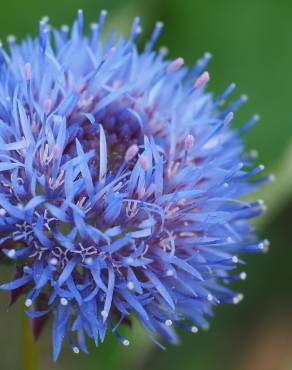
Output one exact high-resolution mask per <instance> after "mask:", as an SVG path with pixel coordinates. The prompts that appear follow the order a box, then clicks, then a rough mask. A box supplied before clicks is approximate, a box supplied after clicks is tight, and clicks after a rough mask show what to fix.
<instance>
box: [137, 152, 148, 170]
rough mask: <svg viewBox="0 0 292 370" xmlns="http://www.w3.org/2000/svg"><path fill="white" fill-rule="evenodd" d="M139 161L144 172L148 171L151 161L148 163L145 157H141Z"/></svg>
mask: <svg viewBox="0 0 292 370" xmlns="http://www.w3.org/2000/svg"><path fill="white" fill-rule="evenodd" d="M139 161H140V165H141V167H142V169H143V170H144V171H147V170H148V168H149V161H148V159H147V158H146V157H145V156H144V155H141V156H140V158H139Z"/></svg>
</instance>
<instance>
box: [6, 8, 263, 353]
mask: <svg viewBox="0 0 292 370" xmlns="http://www.w3.org/2000/svg"><path fill="white" fill-rule="evenodd" d="M105 16H106V12H104V11H103V12H101V15H100V19H99V22H98V23H97V24H92V25H91V32H90V35H88V36H86V35H84V32H83V14H82V12H81V11H79V12H78V18H77V20H76V22H75V23H74V25H73V27H72V30H71V31H70V29H69V28H68V27H66V26H63V27H62V28H61V29H60V30H57V29H51V28H50V27H49V24H48V19H43V20H42V21H41V23H40V32H39V36H38V38H36V39H32V38H27V39H26V40H25V41H23V42H22V43H21V44H16V42H15V40H14V39H13V38H12V37H10V38H9V39H8V42H9V49H10V50H9V53H7V52H6V51H5V50H4V49H3V48H2V47H1V49H0V206H1V209H0V236H1V253H2V257H1V258H4V259H8V260H12V261H14V262H15V266H16V273H15V278H14V279H13V280H12V281H11V282H8V283H6V284H3V285H2V289H4V290H10V291H11V299H12V301H15V300H16V298H18V296H20V294H25V297H26V298H25V306H26V307H27V311H26V312H27V314H28V315H29V316H30V317H31V318H32V320H33V328H34V334H35V336H37V335H38V334H39V332H40V330H41V328H42V325H43V323H44V322H45V321H46V318H47V317H49V315H50V314H51V313H53V315H54V321H53V345H54V358H55V359H56V358H57V357H58V355H59V352H60V350H61V346H62V341H63V338H64V337H67V338H68V341H69V343H70V345H71V346H72V349H73V350H74V352H76V353H78V352H79V349H82V350H83V351H85V352H86V351H87V347H86V339H85V338H86V336H87V337H90V338H92V339H93V340H94V342H95V343H96V344H98V342H99V341H103V340H104V338H105V336H106V331H107V330H111V331H112V332H113V333H114V334H115V335H116V336H117V337H118V338H119V340H121V342H122V343H123V344H124V345H128V344H129V341H128V340H127V339H125V338H123V337H122V336H121V335H120V334H119V331H118V329H119V326H120V324H123V323H124V322H128V321H129V319H130V318H131V315H133V314H135V315H136V317H137V318H138V319H139V321H140V322H141V324H142V325H143V326H144V327H145V329H146V331H147V332H148V333H149V335H150V337H151V338H152V339H153V340H154V341H156V342H157V337H156V334H158V335H159V336H161V337H163V338H165V339H167V340H168V341H170V342H176V341H177V338H176V335H175V332H174V327H175V326H180V327H183V328H185V329H187V330H189V331H190V332H196V331H197V330H198V329H199V328H204V327H206V326H207V325H208V322H207V319H206V317H207V316H209V315H211V313H212V308H213V306H216V305H218V304H219V303H238V302H239V300H240V299H241V298H242V296H241V295H239V294H237V293H234V292H233V291H232V290H231V289H230V288H228V287H227V285H228V283H229V282H231V281H234V280H237V279H244V278H245V276H246V275H245V273H244V272H240V271H239V273H233V271H234V270H235V269H236V267H237V265H238V264H239V265H240V264H241V262H242V261H241V260H240V259H239V258H240V257H239V256H240V255H241V254H244V253H249V252H257V251H261V250H264V249H265V248H266V246H267V242H266V241H257V240H256V238H255V236H254V235H253V229H252V226H251V225H250V223H249V219H250V218H252V217H255V216H258V215H259V214H261V213H262V212H263V204H262V202H261V201H254V202H246V201H243V200H241V199H242V198H241V197H242V196H244V195H246V194H248V193H250V192H251V191H253V190H254V189H255V188H256V187H257V184H258V183H259V182H261V181H264V180H265V179H260V180H259V179H256V180H254V181H252V182H251V181H249V178H250V177H252V176H254V175H256V174H257V173H258V172H260V171H262V170H263V167H262V166H258V167H256V168H252V167H251V166H252V158H253V155H252V154H250V155H245V156H244V155H243V145H242V142H241V139H240V137H239V136H240V134H241V132H243V131H244V130H246V129H247V128H249V127H250V126H252V125H253V124H254V123H255V122H256V121H257V117H253V118H252V119H251V120H250V121H249V122H248V123H247V125H245V126H244V127H243V128H242V129H241V130H232V129H231V128H230V121H231V120H232V118H233V112H234V111H235V110H236V108H237V107H238V106H239V105H241V104H242V103H243V102H244V101H245V97H240V98H239V99H238V100H237V101H235V102H234V103H232V104H231V105H229V106H228V107H225V108H224V107H223V108H221V106H222V105H223V104H224V102H225V100H226V98H227V97H228V95H229V94H230V93H231V91H232V90H233V89H234V87H235V86H234V85H233V84H232V85H230V87H228V88H227V90H226V91H225V92H224V93H223V94H222V95H221V96H220V97H218V98H217V99H214V98H213V97H212V95H211V94H210V93H206V92H205V85H206V84H207V82H208V80H209V75H208V73H207V72H205V71H204V69H205V67H206V64H207V62H208V60H209V58H210V55H209V54H206V55H205V56H204V57H203V58H202V59H201V60H199V62H198V63H197V64H196V66H195V67H194V68H193V69H191V70H189V69H187V68H185V67H184V66H183V64H184V61H183V59H182V58H178V59H176V60H174V61H169V60H167V59H166V57H165V52H164V50H163V49H162V50H161V51H158V52H157V51H154V50H153V46H154V44H155V42H156V40H157V38H158V36H159V33H160V30H161V28H162V24H161V23H157V25H156V27H155V29H154V32H153V34H152V37H151V39H150V41H149V42H148V43H147V44H146V47H145V49H144V50H143V51H142V52H140V51H139V50H138V48H137V46H136V39H137V37H138V35H139V33H140V32H141V27H140V23H139V19H138V18H137V19H135V20H134V23H133V27H132V32H131V36H130V37H129V39H125V38H124V37H119V38H117V35H116V34H115V33H114V34H112V35H110V37H109V38H108V39H107V40H106V41H105V42H102V39H101V36H100V35H101V33H102V29H103V25H104V21H105ZM51 34H53V36H54V38H53V40H54V42H53V44H52V41H51V38H52V36H51ZM157 343H158V342H157Z"/></svg>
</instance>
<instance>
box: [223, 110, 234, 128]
mask: <svg viewBox="0 0 292 370" xmlns="http://www.w3.org/2000/svg"><path fill="white" fill-rule="evenodd" d="M233 117H234V113H233V112H229V113H228V114H227V116H226V117H225V118H224V121H223V123H224V125H228V124H229V123H230V122H231V121H232V120H233Z"/></svg>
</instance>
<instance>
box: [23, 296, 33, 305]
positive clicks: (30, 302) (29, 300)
mask: <svg viewBox="0 0 292 370" xmlns="http://www.w3.org/2000/svg"><path fill="white" fill-rule="evenodd" d="M24 305H25V306H26V307H30V306H31V305H32V300H31V299H29V298H28V299H26V300H25V302H24Z"/></svg>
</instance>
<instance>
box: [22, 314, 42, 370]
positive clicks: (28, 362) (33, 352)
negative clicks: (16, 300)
mask: <svg viewBox="0 0 292 370" xmlns="http://www.w3.org/2000/svg"><path fill="white" fill-rule="evenodd" d="M22 351H23V369H24V370H38V365H37V362H38V361H37V346H36V344H35V343H34V341H33V338H32V332H31V326H30V319H29V317H28V316H27V315H26V314H24V315H23V319H22Z"/></svg>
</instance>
